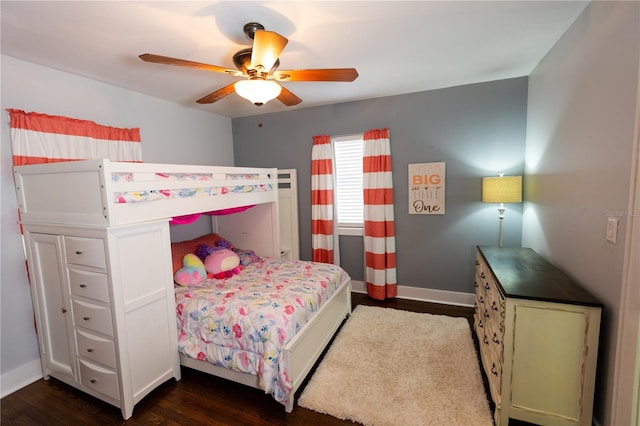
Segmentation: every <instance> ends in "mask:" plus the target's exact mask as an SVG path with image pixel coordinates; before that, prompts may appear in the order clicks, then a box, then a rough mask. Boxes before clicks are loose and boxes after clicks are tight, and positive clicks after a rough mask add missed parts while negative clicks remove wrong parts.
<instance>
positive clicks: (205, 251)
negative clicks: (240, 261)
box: [196, 238, 233, 262]
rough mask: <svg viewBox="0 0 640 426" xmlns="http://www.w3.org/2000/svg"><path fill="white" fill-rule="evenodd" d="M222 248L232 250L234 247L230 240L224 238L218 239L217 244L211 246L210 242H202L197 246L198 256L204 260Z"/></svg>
mask: <svg viewBox="0 0 640 426" xmlns="http://www.w3.org/2000/svg"><path fill="white" fill-rule="evenodd" d="M222 249H229V250H231V249H233V245H232V244H231V243H230V242H229V241H227V240H225V239H224V238H223V239H220V240H218V241H216V244H215V246H210V245H209V244H200V245H198V247H197V248H196V256H198V257H199V258H200V260H202V261H203V262H204V260H205V259H206V258H207V256H209V255H210V254H213V253H215V252H216V251H218V250H222Z"/></svg>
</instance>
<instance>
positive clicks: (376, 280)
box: [363, 129, 398, 300]
mask: <svg viewBox="0 0 640 426" xmlns="http://www.w3.org/2000/svg"><path fill="white" fill-rule="evenodd" d="M363 141H364V146H363V157H364V159H363V160H364V162H363V173H364V176H363V187H364V251H365V264H366V265H365V266H366V272H365V280H366V283H367V293H368V294H369V296H371V297H372V298H374V299H378V300H384V299H386V298H393V297H396V296H397V292H398V289H397V287H398V284H397V279H396V237H395V221H394V217H393V179H392V174H391V144H390V141H389V129H374V130H369V131H367V132H365V133H364V135H363Z"/></svg>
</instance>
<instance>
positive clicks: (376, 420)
mask: <svg viewBox="0 0 640 426" xmlns="http://www.w3.org/2000/svg"><path fill="white" fill-rule="evenodd" d="M298 405H300V406H301V407H305V408H309V409H311V410H314V411H318V412H320V413H324V414H329V415H331V416H334V417H337V418H339V419H343V420H352V421H355V422H359V423H362V424H364V425H375V426H383V425H394V426H396V425H403V426H407V425H420V426H423V425H438V426H446V425H452V426H454V425H456V426H457V425H460V426H475V425H488V426H490V425H492V424H493V421H492V416H491V412H490V411H489V403H488V401H487V396H486V393H485V389H484V385H483V382H482V376H481V372H480V364H479V361H478V358H477V355H476V350H475V347H474V345H473V339H472V337H471V328H470V327H469V323H468V322H467V320H466V319H465V318H455V317H449V316H444V315H431V314H421V313H415V312H408V311H401V310H397V309H389V308H379V307H373V306H364V305H358V306H357V307H356V309H354V311H353V313H352V314H351V316H350V317H349V319H348V320H347V322H346V323H345V324H344V326H343V327H342V329H341V330H340V332H339V333H338V335H337V336H336V338H335V340H334V342H333V344H332V345H331V347H330V348H329V350H328V351H327V353H326V354H325V356H324V358H323V359H322V361H321V363H320V365H319V366H318V368H317V370H316V372H315V373H314V374H313V376H312V377H311V379H310V380H309V383H308V384H307V386H306V387H305V389H304V391H303V392H302V395H301V396H300V399H299V401H298Z"/></svg>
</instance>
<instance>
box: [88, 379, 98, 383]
mask: <svg viewBox="0 0 640 426" xmlns="http://www.w3.org/2000/svg"><path fill="white" fill-rule="evenodd" d="M89 381H90V382H91V383H98V379H91V380H89Z"/></svg>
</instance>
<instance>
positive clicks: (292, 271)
mask: <svg viewBox="0 0 640 426" xmlns="http://www.w3.org/2000/svg"><path fill="white" fill-rule="evenodd" d="M347 280H349V276H348V275H347V273H346V272H345V271H344V270H343V269H342V268H340V267H338V266H335V265H330V264H325V263H315V262H307V261H300V260H284V259H269V258H265V259H262V260H261V261H258V262H254V263H251V264H249V265H248V266H247V267H246V268H245V269H244V270H242V271H241V272H240V273H239V274H238V275H234V276H232V277H230V278H226V279H209V280H206V281H205V282H204V283H202V284H200V285H198V286H192V287H179V286H177V287H176V310H177V321H178V332H179V337H178V346H179V351H180V353H181V354H183V355H185V356H187V357H189V358H193V359H197V360H200V361H206V362H209V363H211V364H213V365H217V366H220V367H224V368H229V369H232V370H235V371H240V372H243V373H249V374H254V375H257V376H258V377H259V386H260V388H262V389H263V390H264V391H265V392H266V393H268V394H270V395H272V396H273V398H275V399H276V400H277V401H279V402H282V403H284V402H285V401H287V400H288V399H289V395H290V393H291V389H292V385H291V382H290V380H289V377H288V376H287V371H288V366H287V365H286V361H285V357H284V356H282V355H283V348H284V346H285V345H286V344H287V343H288V342H289V341H290V340H291V339H292V338H293V337H294V336H295V334H296V333H297V332H298V331H299V330H300V329H301V328H302V327H303V326H304V325H305V324H306V323H307V321H309V319H310V318H311V317H312V316H313V315H314V313H315V312H317V311H318V309H319V308H320V307H321V306H322V305H323V303H324V302H325V301H327V300H328V299H329V298H330V297H331V295H332V294H334V292H335V291H336V289H338V287H340V285H341V284H343V283H344V282H345V281H347Z"/></svg>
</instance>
